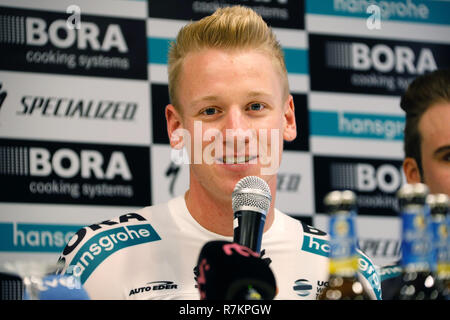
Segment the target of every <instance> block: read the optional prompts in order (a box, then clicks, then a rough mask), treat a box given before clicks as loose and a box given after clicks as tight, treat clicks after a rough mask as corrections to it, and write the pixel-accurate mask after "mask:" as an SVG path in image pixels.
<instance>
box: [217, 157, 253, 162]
mask: <svg viewBox="0 0 450 320" xmlns="http://www.w3.org/2000/svg"><path fill="white" fill-rule="evenodd" d="M253 159H256V156H251V157H249V156H241V157H230V158H223V159H222V162H223V163H227V164H238V163H245V162H249V161H251V160H253Z"/></svg>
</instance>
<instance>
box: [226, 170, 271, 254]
mask: <svg viewBox="0 0 450 320" xmlns="http://www.w3.org/2000/svg"><path fill="white" fill-rule="evenodd" d="M271 200H272V196H271V194H270V189H269V186H268V185H267V183H266V182H265V181H264V180H263V179H261V178H259V177H256V176H247V177H244V178H242V179H241V180H239V182H238V183H237V184H236V186H235V187H234V191H233V194H232V196H231V201H232V206H233V212H234V220H233V227H234V238H233V241H234V242H236V243H239V244H241V245H243V246H246V247H248V248H250V249H251V250H253V251H255V252H256V253H258V254H259V253H260V250H261V240H262V235H263V231H264V223H265V222H266V215H267V211H268V210H269V207H270V202H271Z"/></svg>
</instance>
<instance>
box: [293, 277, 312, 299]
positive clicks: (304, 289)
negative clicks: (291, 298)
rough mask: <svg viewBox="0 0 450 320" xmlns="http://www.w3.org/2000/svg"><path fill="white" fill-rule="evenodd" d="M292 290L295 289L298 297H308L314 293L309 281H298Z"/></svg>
mask: <svg viewBox="0 0 450 320" xmlns="http://www.w3.org/2000/svg"><path fill="white" fill-rule="evenodd" d="M292 289H294V291H295V292H296V293H297V295H298V296H300V297H307V296H309V295H310V294H311V292H312V285H311V284H310V282H309V281H308V280H307V279H298V280H296V281H295V283H294V286H293V287H292Z"/></svg>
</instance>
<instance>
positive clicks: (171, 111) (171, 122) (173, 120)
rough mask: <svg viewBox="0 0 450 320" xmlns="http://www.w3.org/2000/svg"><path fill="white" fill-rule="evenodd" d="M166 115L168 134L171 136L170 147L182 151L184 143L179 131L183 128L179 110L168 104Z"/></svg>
mask: <svg viewBox="0 0 450 320" xmlns="http://www.w3.org/2000/svg"><path fill="white" fill-rule="evenodd" d="M165 114H166V123H167V134H168V135H169V140H170V146H171V147H172V148H174V149H181V148H182V147H183V144H184V142H183V141H182V135H181V137H180V134H178V131H179V130H178V129H182V128H183V124H182V121H181V120H182V118H181V115H180V113H179V112H178V111H177V109H176V108H175V107H174V106H173V105H171V104H168V105H167V106H166V112H165ZM177 130H178V131H177ZM180 140H181V141H180Z"/></svg>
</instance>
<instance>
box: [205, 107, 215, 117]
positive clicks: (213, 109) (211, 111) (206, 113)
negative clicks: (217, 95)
mask: <svg viewBox="0 0 450 320" xmlns="http://www.w3.org/2000/svg"><path fill="white" fill-rule="evenodd" d="M202 113H203V114H205V115H207V116H212V115H213V114H216V113H217V110H216V109H215V108H207V109H205V110H203V111H202Z"/></svg>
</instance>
